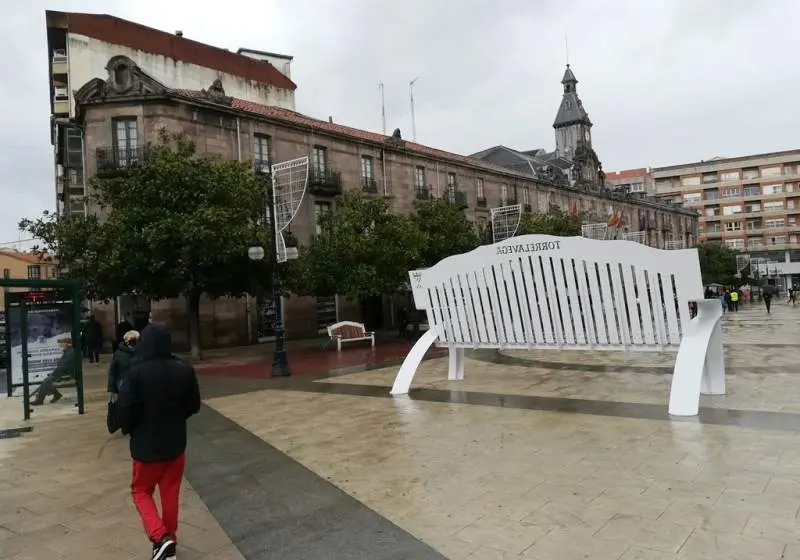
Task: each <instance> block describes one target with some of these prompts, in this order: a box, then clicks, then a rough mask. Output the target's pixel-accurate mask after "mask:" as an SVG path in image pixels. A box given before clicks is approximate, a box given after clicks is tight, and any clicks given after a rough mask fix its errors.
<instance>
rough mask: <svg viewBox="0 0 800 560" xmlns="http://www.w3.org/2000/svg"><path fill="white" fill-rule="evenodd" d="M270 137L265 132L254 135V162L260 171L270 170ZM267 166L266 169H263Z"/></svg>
mask: <svg viewBox="0 0 800 560" xmlns="http://www.w3.org/2000/svg"><path fill="white" fill-rule="evenodd" d="M269 148H270V138H269V136H265V135H263V134H256V135H255V136H253V163H254V164H255V165H256V166H257V167H258V169H259V171H262V170H263V171H269V162H270V157H269V153H270V149H269ZM264 167H266V169H263V168H264Z"/></svg>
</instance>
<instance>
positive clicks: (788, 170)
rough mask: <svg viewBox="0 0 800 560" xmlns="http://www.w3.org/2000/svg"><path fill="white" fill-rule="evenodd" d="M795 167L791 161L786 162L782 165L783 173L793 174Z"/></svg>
mask: <svg viewBox="0 0 800 560" xmlns="http://www.w3.org/2000/svg"><path fill="white" fill-rule="evenodd" d="M794 170H795V167H794V165H792V164H791V163H787V164H786V165H784V166H783V174H784V175H794Z"/></svg>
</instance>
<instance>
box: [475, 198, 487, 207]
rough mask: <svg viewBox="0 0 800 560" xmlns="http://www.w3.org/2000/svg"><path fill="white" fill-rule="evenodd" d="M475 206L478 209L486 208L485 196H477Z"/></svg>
mask: <svg viewBox="0 0 800 560" xmlns="http://www.w3.org/2000/svg"><path fill="white" fill-rule="evenodd" d="M475 205H476V206H477V207H478V208H486V197H485V196H479V197H478V200H477V202H476V204H475Z"/></svg>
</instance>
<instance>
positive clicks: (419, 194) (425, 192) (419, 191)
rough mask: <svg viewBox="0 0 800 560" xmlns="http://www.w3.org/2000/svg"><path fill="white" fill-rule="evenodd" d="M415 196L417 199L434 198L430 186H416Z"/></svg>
mask: <svg viewBox="0 0 800 560" xmlns="http://www.w3.org/2000/svg"><path fill="white" fill-rule="evenodd" d="M414 198H416V199H417V200H430V199H431V198H433V197H432V196H431V190H430V189H429V188H428V187H420V186H416V187H414Z"/></svg>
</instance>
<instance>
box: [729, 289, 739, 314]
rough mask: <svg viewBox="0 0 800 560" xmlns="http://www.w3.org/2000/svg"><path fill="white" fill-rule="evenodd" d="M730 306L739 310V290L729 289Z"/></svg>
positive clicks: (734, 309)
mask: <svg viewBox="0 0 800 560" xmlns="http://www.w3.org/2000/svg"><path fill="white" fill-rule="evenodd" d="M731 307H732V309H733V311H739V290H738V289H733V290H731Z"/></svg>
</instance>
